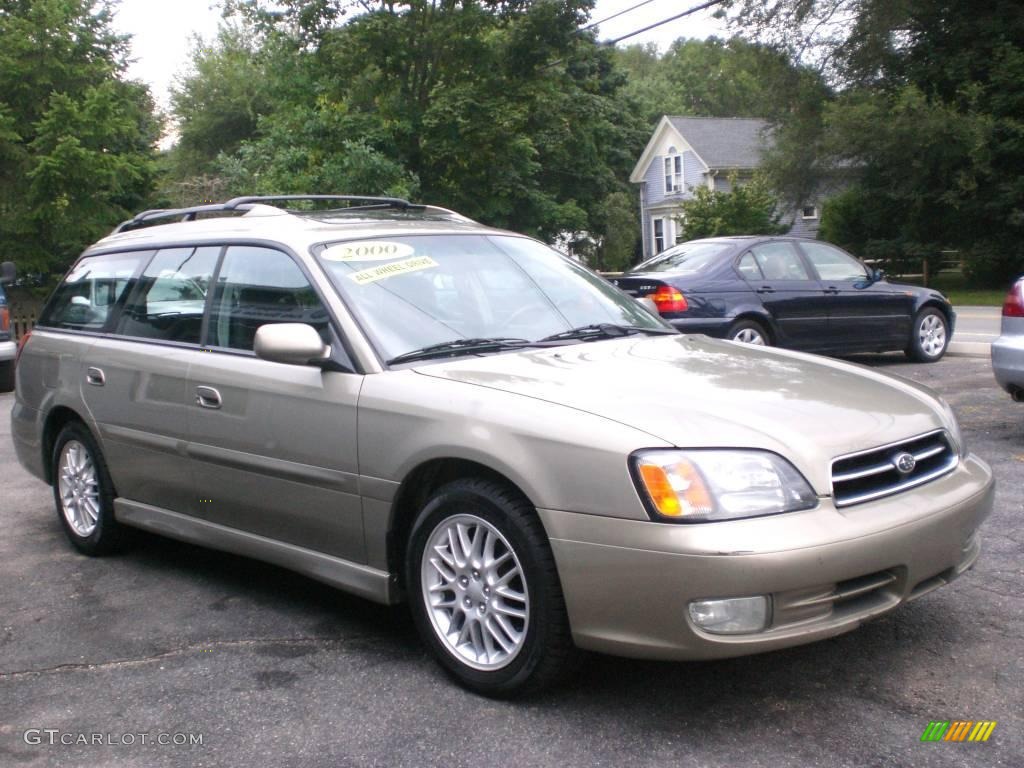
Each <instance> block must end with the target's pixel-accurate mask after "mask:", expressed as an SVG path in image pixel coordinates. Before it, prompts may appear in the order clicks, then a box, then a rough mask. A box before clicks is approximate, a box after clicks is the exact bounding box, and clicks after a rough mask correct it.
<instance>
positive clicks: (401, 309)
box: [316, 235, 666, 360]
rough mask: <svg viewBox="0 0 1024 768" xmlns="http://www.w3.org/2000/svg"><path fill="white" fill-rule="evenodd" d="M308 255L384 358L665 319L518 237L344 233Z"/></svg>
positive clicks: (646, 325)
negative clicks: (349, 236)
mask: <svg viewBox="0 0 1024 768" xmlns="http://www.w3.org/2000/svg"><path fill="white" fill-rule="evenodd" d="M316 255H317V258H318V259H319V261H320V264H321V265H322V266H323V267H324V269H326V271H327V273H328V274H329V275H330V277H331V279H332V281H333V283H334V285H335V287H336V288H337V289H338V291H339V292H340V293H341V295H342V297H343V298H344V299H345V300H346V302H347V303H348V305H349V307H351V309H352V310H353V312H354V313H355V314H356V315H357V316H358V318H359V320H360V322H361V323H362V325H363V328H364V329H365V330H366V332H367V334H368V335H369V336H370V339H371V341H372V342H373V343H374V345H375V346H376V347H377V350H378V352H379V353H380V355H381V357H383V358H384V359H385V360H390V359H392V358H395V357H398V356H399V355H402V354H404V353H407V352H411V351H413V350H418V349H422V348H424V347H427V346H430V345H432V344H440V343H444V342H448V341H453V340H457V339H481V338H517V339H526V340H530V341H535V340H539V339H543V338H545V337H547V336H551V335H553V334H556V333H560V332H562V331H567V330H570V329H573V328H578V327H580V326H585V325H592V324H598V323H614V324H620V325H627V326H635V327H637V328H653V329H664V328H665V327H666V326H665V325H664V324H663V323H662V321H661V320H659V319H658V318H657V317H655V316H654V315H652V314H651V313H650V312H648V311H647V310H646V309H645V308H644V307H642V306H641V305H640V304H638V303H637V302H636V301H634V300H633V299H631V298H630V297H628V296H626V295H625V294H623V293H622V292H620V291H619V290H618V289H616V288H614V287H613V286H611V285H609V284H608V283H607V282H605V281H604V280H602V279H601V278H599V277H597V276H596V275H594V274H593V273H591V272H589V271H588V270H587V269H585V268H584V267H582V266H580V265H579V264H576V263H575V262H573V261H570V260H569V259H567V258H565V257H564V256H562V255H561V254H559V253H557V252H556V251H554V250H552V249H551V248H548V247H547V246H545V245H543V244H542V243H539V242H537V241H535V240H530V239H528V238H524V237H515V236H506V235H489V236H484V235H424V236H417V237H407V236H400V237H388V238H381V239H375V240H353V241H347V242H343V243H333V244H328V245H326V246H322V247H320V248H318V249H317V253H316Z"/></svg>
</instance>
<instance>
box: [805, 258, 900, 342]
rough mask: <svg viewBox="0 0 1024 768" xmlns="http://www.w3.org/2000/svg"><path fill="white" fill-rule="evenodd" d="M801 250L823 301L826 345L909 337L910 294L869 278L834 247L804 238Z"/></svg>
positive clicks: (864, 270)
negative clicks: (813, 271) (825, 310)
mask: <svg viewBox="0 0 1024 768" xmlns="http://www.w3.org/2000/svg"><path fill="white" fill-rule="evenodd" d="M800 248H801V250H802V251H803V252H804V255H806V256H807V259H808V261H809V262H810V263H811V266H812V267H813V268H814V270H815V272H816V273H817V276H818V279H819V280H820V282H821V285H822V290H823V291H824V293H825V296H826V299H827V304H828V317H829V321H828V329H829V330H828V336H829V338H828V346H829V347H830V348H832V349H843V348H851V349H854V348H856V349H865V348H867V349H871V348H875V347H879V348H882V347H889V346H891V345H892V344H893V343H896V344H902V343H905V342H906V341H907V340H908V339H909V338H910V323H911V318H912V315H913V298H912V297H910V296H908V295H907V294H905V293H903V292H900V291H897V290H896V289H894V288H893V287H892V286H891V285H889V284H888V283H886V282H884V281H875V280H872V279H871V278H870V275H869V273H868V269H867V267H865V266H864V265H863V264H861V263H860V262H859V261H857V260H856V259H855V258H853V257H852V256H850V255H849V254H848V253H846V252H845V251H842V250H840V249H839V248H836V247H835V246H832V245H828V244H826V243H818V242H803V243H800Z"/></svg>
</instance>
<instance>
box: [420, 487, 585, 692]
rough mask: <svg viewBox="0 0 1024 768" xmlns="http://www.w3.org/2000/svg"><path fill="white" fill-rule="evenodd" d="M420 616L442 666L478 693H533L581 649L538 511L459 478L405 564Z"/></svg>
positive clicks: (425, 517) (433, 502)
mask: <svg viewBox="0 0 1024 768" xmlns="http://www.w3.org/2000/svg"><path fill="white" fill-rule="evenodd" d="M406 583H407V584H408V585H409V593H410V602H411V608H412V614H413V619H414V621H415V623H416V627H417V629H418V630H419V633H420V636H421V637H422V638H423V641H424V642H425V643H426V644H427V646H428V647H429V648H430V649H431V650H432V651H433V653H434V656H435V657H436V658H437V660H438V661H439V662H440V664H441V666H442V667H443V668H444V669H445V671H447V672H448V673H449V674H450V675H452V676H453V677H454V678H455V679H456V680H457V681H458V682H459V683H461V684H462V685H464V686H465V687H467V688H469V689H471V690H473V691H476V692H478V693H481V694H484V695H487V696H495V697H509V696H516V695H523V694H528V693H534V692H536V691H539V690H541V689H543V688H546V687H548V686H549V685H551V684H552V683H554V682H556V681H558V680H559V679H560V678H562V677H563V676H564V675H565V674H566V673H567V672H568V671H569V670H570V668H571V666H572V662H573V661H575V659H576V657H577V654H578V652H577V651H576V648H575V647H574V646H573V643H572V637H571V634H570V630H569V620H568V616H567V614H566V610H565V602H564V600H563V597H562V590H561V585H560V583H559V579H558V573H557V570H556V568H555V562H554V556H553V554H552V552H551V547H550V545H549V544H548V540H547V536H546V535H545V533H544V529H543V528H542V526H541V524H540V521H539V520H538V519H537V516H536V512H535V511H534V509H533V508H532V507H531V506H530V504H529V503H528V502H526V501H525V500H524V499H522V498H521V497H520V496H519V495H518V494H515V493H513V492H511V491H510V490H509V489H507V488H505V487H504V486H502V485H499V484H497V483H493V482H490V481H487V480H458V481H455V482H452V483H449V484H448V485H446V486H444V487H443V488H441V489H440V490H439V491H437V493H435V494H434V496H433V497H432V498H431V499H430V501H428V502H427V504H426V505H425V506H424V508H423V509H422V511H421V512H420V514H419V516H418V517H417V520H416V523H415V525H414V526H413V529H412V533H411V535H410V539H409V547H408V555H407V558H406Z"/></svg>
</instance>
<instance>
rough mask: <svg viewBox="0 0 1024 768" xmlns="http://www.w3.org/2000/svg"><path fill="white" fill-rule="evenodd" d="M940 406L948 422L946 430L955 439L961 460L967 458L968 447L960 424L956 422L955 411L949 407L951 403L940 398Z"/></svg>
mask: <svg viewBox="0 0 1024 768" xmlns="http://www.w3.org/2000/svg"><path fill="white" fill-rule="evenodd" d="M939 405H941V406H942V415H943V416H944V417H945V420H946V429H947V431H948V432H949V436H950V437H951V438H952V439H953V443H954V444H955V445H956V450H957V452H958V453H959V454H960V458H961V459H963V458H966V456H967V446H965V445H964V437H963V434H962V433H961V432H960V423H959V422H958V421H957V420H956V414H955V413H953V409H952V408H950V407H949V403H947V402H946V398H944V397H940V398H939Z"/></svg>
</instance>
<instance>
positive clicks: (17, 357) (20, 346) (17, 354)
mask: <svg viewBox="0 0 1024 768" xmlns="http://www.w3.org/2000/svg"><path fill="white" fill-rule="evenodd" d="M31 335H32V331H29V332H28V333H26V334H25V335H24V336H22V337H21V338H20V339H19V340H18V351H17V352H15V353H14V364H15V365H17V364H18V360H20V359H21V350H23V349H24V348H25V342H26V341H28V337H29V336H31Z"/></svg>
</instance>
